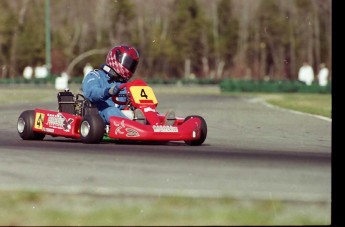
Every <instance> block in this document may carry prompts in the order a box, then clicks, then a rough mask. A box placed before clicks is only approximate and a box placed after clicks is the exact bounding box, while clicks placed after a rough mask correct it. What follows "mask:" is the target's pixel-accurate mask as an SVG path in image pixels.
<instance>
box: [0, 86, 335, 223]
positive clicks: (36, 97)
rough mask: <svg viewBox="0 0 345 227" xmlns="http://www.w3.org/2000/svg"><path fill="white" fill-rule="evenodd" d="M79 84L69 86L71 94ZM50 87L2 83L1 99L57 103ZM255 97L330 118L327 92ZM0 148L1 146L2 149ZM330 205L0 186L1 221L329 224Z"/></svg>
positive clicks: (192, 91)
mask: <svg viewBox="0 0 345 227" xmlns="http://www.w3.org/2000/svg"><path fill="white" fill-rule="evenodd" d="M79 87H80V86H79V85H74V86H71V91H72V92H74V93H77V92H80V90H79ZM154 90H155V91H156V92H157V93H166V92H169V93H181V92H184V93H185V94H198V93H200V92H202V93H207V94H220V92H219V89H217V88H216V87H209V88H202V89H200V88H197V87H189V88H188V87H187V89H186V88H185V87H169V88H168V89H167V88H166V87H160V86H158V87H156V88H154ZM56 94H57V92H56V90H55V89H54V87H52V86H51V87H40V86H38V87H25V86H23V87H17V86H6V87H0V103H2V104H0V107H1V105H3V104H11V105H12V104H20V103H32V104H33V107H34V106H35V103H36V102H37V103H38V102H42V101H44V102H56ZM222 95H245V96H255V97H260V98H262V99H264V100H266V101H267V102H269V103H272V104H274V105H277V106H281V107H284V108H291V109H295V110H298V111H304V112H308V113H312V114H318V115H322V116H326V117H331V112H332V109H331V95H318V94H315V95H314V94H222ZM0 152H1V148H0ZM330 206H331V205H330V204H329V203H318V202H291V201H290V202H287V201H277V200H262V201H250V200H236V199H233V198H189V197H169V196H156V197H152V196H151V197H147V196H144V195H141V196H137V195H99V194H82V193H81V194H72V193H71V194H65V193H48V192H33V191H25V190H19V191H17V190H11V191H6V190H0V225H5V226H15V225H36V226H37V225H38V226H46V225H55V226H56V225H69V226H73V225H81V226H86V225H115V226H119V225H135V226H136V225H149V226H152V225H174V226H176V225H227V226H229V225H230V226H231V225H330V223H331V219H330V217H331V207H330Z"/></svg>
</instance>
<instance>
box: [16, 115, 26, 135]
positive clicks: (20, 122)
mask: <svg viewBox="0 0 345 227" xmlns="http://www.w3.org/2000/svg"><path fill="white" fill-rule="evenodd" d="M24 128H25V121H24V119H23V118H19V119H18V124H17V129H18V132H19V133H23V132H24Z"/></svg>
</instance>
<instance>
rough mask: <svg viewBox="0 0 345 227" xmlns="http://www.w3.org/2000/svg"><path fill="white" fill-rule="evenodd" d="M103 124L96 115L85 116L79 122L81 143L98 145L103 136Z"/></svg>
mask: <svg viewBox="0 0 345 227" xmlns="http://www.w3.org/2000/svg"><path fill="white" fill-rule="evenodd" d="M104 128H105V124H104V122H103V119H102V118H101V117H100V116H99V115H98V114H92V115H90V114H87V115H85V116H84V117H83V119H82V121H81V122H80V138H81V140H82V141H83V143H100V142H101V141H102V139H103V136H104Z"/></svg>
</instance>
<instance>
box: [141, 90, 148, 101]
mask: <svg viewBox="0 0 345 227" xmlns="http://www.w3.org/2000/svg"><path fill="white" fill-rule="evenodd" d="M140 96H141V97H145V98H146V99H148V97H147V94H146V93H145V90H144V89H141V92H140Z"/></svg>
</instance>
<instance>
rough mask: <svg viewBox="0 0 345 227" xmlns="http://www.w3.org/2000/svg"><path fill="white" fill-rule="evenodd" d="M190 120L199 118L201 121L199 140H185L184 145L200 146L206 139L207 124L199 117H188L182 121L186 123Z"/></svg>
mask: <svg viewBox="0 0 345 227" xmlns="http://www.w3.org/2000/svg"><path fill="white" fill-rule="evenodd" d="M190 118H199V119H200V121H201V126H200V130H201V132H200V138H199V139H197V140H186V141H184V142H185V143H186V144H188V145H191V146H200V145H201V144H203V142H204V141H205V140H206V137H207V124H206V121H205V119H204V118H203V117H201V116H188V117H186V118H185V119H184V121H187V120H188V119H190Z"/></svg>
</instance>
